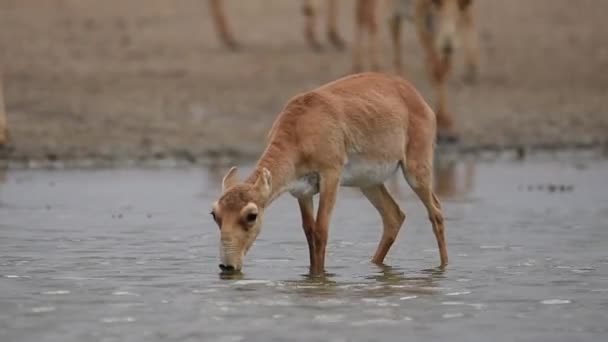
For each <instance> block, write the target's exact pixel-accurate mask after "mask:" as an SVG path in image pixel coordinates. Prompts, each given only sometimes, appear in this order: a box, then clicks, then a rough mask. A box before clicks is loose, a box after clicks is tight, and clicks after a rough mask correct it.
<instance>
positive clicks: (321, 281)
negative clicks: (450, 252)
mask: <svg viewBox="0 0 608 342" xmlns="http://www.w3.org/2000/svg"><path fill="white" fill-rule="evenodd" d="M377 267H378V268H377V271H376V272H373V273H371V274H370V275H369V276H365V277H364V279H365V280H364V281H360V282H353V281H338V280H336V277H337V275H336V274H332V273H325V274H323V275H315V276H311V275H309V274H306V275H302V279H301V280H295V281H294V280H288V281H285V288H286V289H288V290H289V292H292V291H294V292H296V293H297V294H298V295H300V296H303V297H331V298H335V297H338V298H348V297H351V298H381V297H386V296H403V295H404V294H408V295H432V294H436V293H439V290H438V288H439V285H438V283H439V282H440V281H441V280H442V279H444V278H445V277H444V274H443V271H442V270H440V269H433V270H423V271H420V272H416V273H415V274H412V275H407V274H406V271H404V270H402V269H400V268H396V267H392V266H387V265H379V266H377Z"/></svg>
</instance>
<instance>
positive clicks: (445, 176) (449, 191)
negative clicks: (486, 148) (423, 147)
mask: <svg viewBox="0 0 608 342" xmlns="http://www.w3.org/2000/svg"><path fill="white" fill-rule="evenodd" d="M459 166H462V168H460V167H459ZM460 169H464V170H462V171H463V172H459V170H460ZM474 177H475V164H474V163H473V162H472V161H470V160H469V161H467V160H464V161H462V162H456V161H446V162H442V161H441V160H438V161H437V162H436V163H435V193H436V194H437V196H439V197H441V198H452V197H457V196H462V195H465V194H467V193H469V192H471V191H472V190H473V183H474Z"/></svg>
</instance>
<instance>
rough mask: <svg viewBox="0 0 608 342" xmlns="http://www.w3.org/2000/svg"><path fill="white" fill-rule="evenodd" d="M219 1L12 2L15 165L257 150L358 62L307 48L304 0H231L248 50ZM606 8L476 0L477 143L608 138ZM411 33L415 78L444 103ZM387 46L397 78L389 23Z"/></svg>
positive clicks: (5, 53) (1, 39) (9, 48)
mask: <svg viewBox="0 0 608 342" xmlns="http://www.w3.org/2000/svg"><path fill="white" fill-rule="evenodd" d="M353 3H354V1H352V0H344V1H343V6H342V7H343V9H344V10H343V12H342V14H341V18H340V28H341V31H342V33H343V35H344V36H345V38H346V39H347V40H348V41H351V38H352V31H353V30H352V28H353V20H352V14H353ZM206 5H207V3H206V1H203V0H175V1H171V2H169V1H165V0H146V1H143V0H140V1H135V0H129V1H124V0H106V1H92V0H86V1H85V0H78V1H76V0H47V1H44V2H41V1H37V0H18V1H17V0H0V60H1V61H2V68H3V77H4V80H3V83H4V90H5V101H6V107H7V112H8V121H9V126H10V135H11V145H12V147H13V148H12V152H10V154H9V155H10V156H11V158H14V159H27V158H83V157H90V158H120V157H126V158H133V157H135V158H137V157H148V156H157V157H158V156H184V157H185V158H196V157H199V156H204V155H209V154H218V153H227V152H230V153H244V154H255V153H257V152H258V151H259V150H260V149H261V146H262V144H263V138H264V135H265V132H266V131H267V129H268V128H269V126H270V124H271V122H272V120H273V119H274V117H275V115H276V113H277V112H278V111H279V110H280V109H281V107H282V106H283V105H284V103H285V102H286V100H287V99H289V98H290V97H291V96H293V95H294V94H296V93H298V92H301V91H303V90H306V89H310V88H313V87H315V86H317V85H319V84H322V83H324V82H327V81H330V80H333V79H335V78H338V77H340V76H343V75H345V74H347V73H348V72H349V70H350V64H351V56H350V52H349V51H347V52H338V51H335V50H332V49H331V48H329V46H328V48H327V49H325V51H324V52H322V53H314V52H311V51H310V50H309V49H308V48H307V46H306V45H305V43H304V41H303V38H302V34H301V33H302V32H301V31H302V24H303V23H302V18H301V16H300V2H299V1H295V0H294V1H286V0H248V1H236V0H228V1H227V5H228V13H229V14H230V16H231V18H230V19H231V20H232V23H233V26H234V27H235V31H236V34H237V36H238V38H239V40H240V41H241V43H243V44H244V49H243V50H242V51H241V52H239V53H231V52H228V51H226V50H224V49H223V48H222V47H221V46H220V44H219V43H218V41H217V39H216V37H215V35H214V31H213V30H212V26H211V21H210V18H209V15H208V11H207V6H206ZM606 12H608V2H607V1H597V0H579V1H577V3H576V6H575V7H573V4H572V1H569V0H534V1H529V0H510V1H503V0H483V1H477V7H476V13H477V16H478V24H479V28H480V41H481V52H482V69H481V77H480V80H479V82H478V83H477V84H476V85H475V86H466V85H464V83H463V82H462V81H461V77H460V76H461V74H462V73H461V70H456V72H455V75H454V77H453V79H452V81H451V83H450V94H451V95H450V96H451V103H452V104H453V108H454V111H455V113H456V114H457V117H458V126H459V128H460V129H461V131H462V132H463V136H464V142H465V143H466V144H468V145H471V146H480V145H499V146H500V145H505V144H508V145H519V144H521V145H538V144H542V145H555V144H580V143H585V144H588V143H605V142H606V140H607V138H606V137H607V136H608V102H607V101H606V95H607V94H608V73H606V72H605V71H606V70H608V36H607V35H606V34H605V33H606V32H608V23H607V22H606V20H605V18H604V17H605V13H606ZM383 23H385V21H384V22H383ZM383 27H384V28H385V26H383ZM408 31H409V32H407V35H406V38H405V39H406V42H405V44H406V46H407V53H408V55H407V61H406V70H407V77H408V78H409V79H411V80H412V82H413V83H414V84H415V85H417V86H418V87H419V88H420V89H421V91H422V92H423V94H425V96H427V98H429V100H430V101H432V97H431V96H432V93H431V92H430V89H429V84H428V81H427V79H426V75H425V73H424V68H423V61H422V56H421V51H420V48H419V46H418V42H417V40H416V39H415V36H414V32H413V30H412V27H411V24H410V26H409V30H408ZM383 39H384V48H385V51H386V54H385V55H384V56H383V63H384V66H385V67H386V70H387V71H390V68H389V66H390V64H389V62H390V45H389V43H388V34H387V30H386V28H385V29H384V30H383ZM326 45H327V44H326ZM5 155H6V154H5Z"/></svg>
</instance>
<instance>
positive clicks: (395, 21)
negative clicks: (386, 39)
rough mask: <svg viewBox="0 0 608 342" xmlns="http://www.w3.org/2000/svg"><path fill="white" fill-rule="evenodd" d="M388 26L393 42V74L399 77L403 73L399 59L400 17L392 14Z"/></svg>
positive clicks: (400, 51)
mask: <svg viewBox="0 0 608 342" xmlns="http://www.w3.org/2000/svg"><path fill="white" fill-rule="evenodd" d="M389 26H390V31H391V40H392V41H393V67H394V69H395V73H396V74H398V75H401V74H402V73H403V66H402V57H401V54H402V45H401V16H400V15H399V14H397V13H395V14H393V16H392V17H391V20H390V23H389Z"/></svg>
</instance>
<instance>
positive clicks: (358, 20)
mask: <svg viewBox="0 0 608 342" xmlns="http://www.w3.org/2000/svg"><path fill="white" fill-rule="evenodd" d="M365 1H366V0H358V1H357V3H356V11H355V37H354V42H353V69H352V72H353V73H358V72H361V71H363V35H364V34H363V30H364V29H365V27H366V23H365V15H364V11H365V7H364V6H365Z"/></svg>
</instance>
